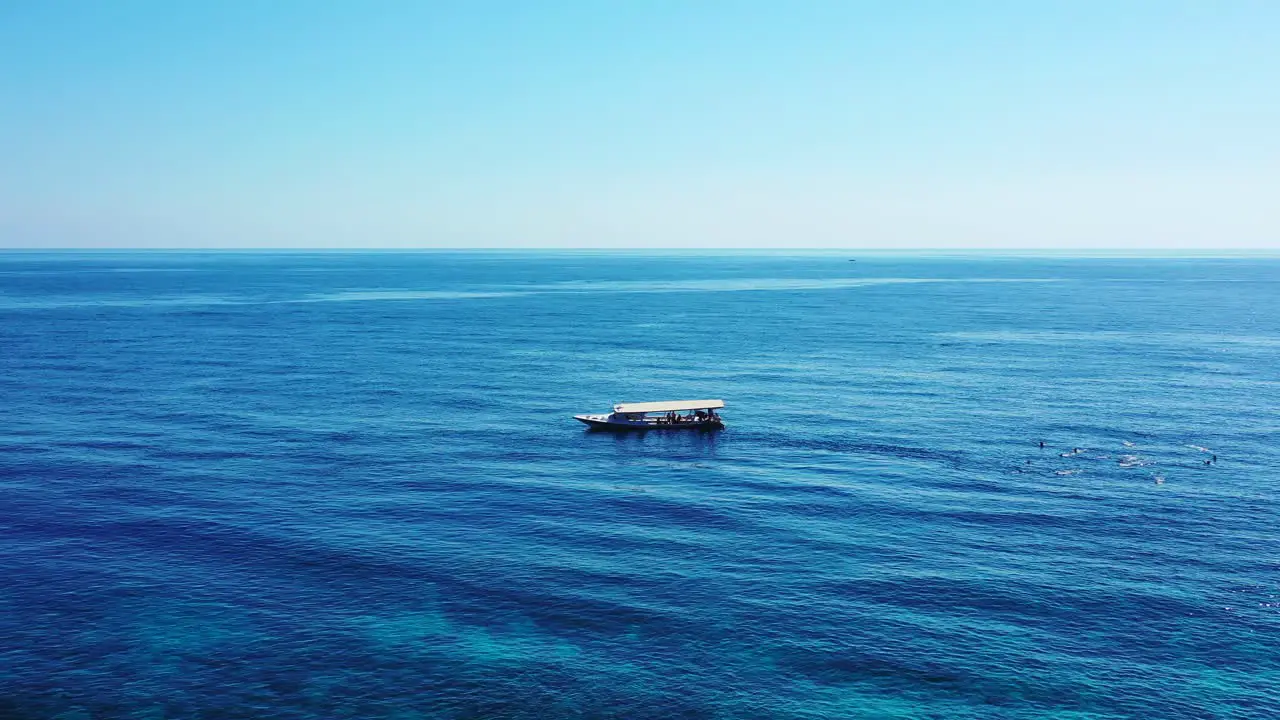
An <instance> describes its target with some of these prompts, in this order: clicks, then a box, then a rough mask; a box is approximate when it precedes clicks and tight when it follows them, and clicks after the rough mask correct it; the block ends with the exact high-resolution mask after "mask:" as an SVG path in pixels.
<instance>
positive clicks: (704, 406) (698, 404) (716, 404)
mask: <svg viewBox="0 0 1280 720" xmlns="http://www.w3.org/2000/svg"><path fill="white" fill-rule="evenodd" d="M722 407H724V401H723V400H665V401H663V402H647V403H622V404H620V405H614V406H613V411H614V412H617V413H656V412H679V411H681V410H714V409H716V408H722Z"/></svg>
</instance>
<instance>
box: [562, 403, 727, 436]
mask: <svg viewBox="0 0 1280 720" xmlns="http://www.w3.org/2000/svg"><path fill="white" fill-rule="evenodd" d="M722 407H724V401H723V400H667V401H664V402H643V403H620V404H618V405H614V406H613V412H611V413H608V414H607V415H574V416H573V419H574V420H577V421H578V422H580V423H583V424H585V425H586V426H587V427H588V428H589V429H591V430H615V431H618V430H720V429H722V428H723V427H724V421H723V420H721V419H720V415H718V414H717V413H716V410H719V409H720V408H722Z"/></svg>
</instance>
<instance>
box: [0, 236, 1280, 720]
mask: <svg viewBox="0 0 1280 720" xmlns="http://www.w3.org/2000/svg"><path fill="white" fill-rule="evenodd" d="M855 257H856V258H857V262H849V261H848V260H847V257H846V256H839V255H814V254H810V255H797V256H782V255H733V254H718V255H702V256H696V255H673V256H656V255H641V254H591V253H546V254H514V253H509V254H504V253H475V254H462V253H406V254H397V253H368V254H358V253H330V254H325V253H315V254H305V253H294V254H288V253H283V254H272V253H244V254H237V253H204V254H193V253H98V254H43V253H10V254H4V255H0V409H2V410H3V424H0V577H2V578H3V583H2V584H0V717H3V718H5V719H6V720H7V719H10V718H24V719H34V718H61V719H63V720H70V719H71V718H76V719H78V720H83V719H87V718H95V719H97V718H147V719H159V718H209V719H212V718H219V719H226V718H289V719H298V720H301V719H303V718H397V719H400V720H408V719H410V718H415V719H416V718H421V719H426V718H473V719H479V718H635V719H643V718H784V719H797V720H798V719H801V718H803V719H817V718H1011V719H1012V718H1073V719H1079V720H1083V719H1085V718H1089V719H1103V718H1259V719H1262V718H1275V717H1280V542H1278V541H1280V532H1278V530H1277V529H1278V528H1280V509H1278V508H1277V504H1276V501H1277V498H1278V497H1280V493H1278V492H1277V480H1278V479H1280V447H1278V441H1280V423H1278V422H1277V409H1278V408H1280V260H1275V259H1264V258H1252V259H1251V258H1184V259H1178V258H1118V257H1117V258H1095V259H1084V258H1066V257H1047V256H1046V257H984V256H969V257H899V256H890V255H864V254H859V255H856V256H855ZM683 397H697V398H702V397H723V398H725V400H726V401H727V402H728V408H727V409H726V410H725V411H724V413H723V414H724V417H725V419H726V422H727V424H728V428H727V429H726V430H725V431H724V432H722V433H718V434H702V433H695V432H684V433H648V434H644V435H637V434H632V435H611V434H600V433H588V432H585V431H584V429H583V428H582V427H581V426H580V425H578V424H577V423H575V422H574V421H573V420H572V418H571V416H572V415H573V414H575V413H581V412H599V411H602V410H607V409H608V408H609V406H610V405H611V404H612V403H614V402H620V401H643V400H659V399H675V398H683ZM1041 440H1043V441H1044V443H1045V447H1044V448H1043V449H1042V448H1041V447H1040V446H1039V441H1041ZM1077 448H1078V449H1079V451H1078V452H1077V451H1076V449H1077ZM1215 456H1216V458H1217V461H1216V462H1213V458H1214V457H1215ZM1206 461H1209V462H1208V463H1207V464H1206Z"/></svg>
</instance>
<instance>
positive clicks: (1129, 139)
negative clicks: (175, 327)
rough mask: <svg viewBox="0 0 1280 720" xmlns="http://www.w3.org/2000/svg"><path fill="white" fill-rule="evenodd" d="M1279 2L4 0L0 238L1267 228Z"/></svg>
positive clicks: (443, 242)
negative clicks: (256, 0) (259, 0)
mask: <svg viewBox="0 0 1280 720" xmlns="http://www.w3.org/2000/svg"><path fill="white" fill-rule="evenodd" d="M1278 38H1280V3H1278V2H1274V1H1273V0H1255V1H1246V0H1201V1H1199V2H1183V1H1179V0H1152V1H1149V2H1148V1H1143V0H1106V1H1095V0H1062V1H1055V0H1029V1H1025V2H1024V1H1019V0H1004V1H1002V2H996V1H985V2H984V1H977V0H973V1H965V0H950V1H947V0H937V1H924V0H896V1H890V0H884V1H876V2H872V1H866V2H859V1H857V0H833V1H830V2H828V1H824V0H794V1H788V2H783V1H782V0H775V1H774V2H757V1H753V0H738V1H734V2H729V1H720V0H701V1H690V0H679V1H674V0H644V1H634V2H633V1H631V0H560V1H556V0H523V1H514V0H513V1H511V2H501V1H498V0H469V1H466V2H427V1H419V2H393V1H391V0H366V1H364V2H341V1H338V0H333V1H329V2H326V1H325V0H273V2H248V1H241V0H219V1H217V2H201V1H200V0H190V1H188V2H172V0H110V1H107V2H103V1H99V0H83V1H81V2H76V1H74V0H43V1H42V0H0V247H7V248H55V247H76V248H124V247H138V248H366V247H367V248H418V247H423V248H431V247H440V248H526V247H527V248H748V249H750V248H796V249H800V248H883V249H920V248H923V249H930V248H937V249H964V248H975V249H983V248H988V249H1012V248H1017V249H1032V250H1034V249H1108V248H1111V249H1153V250H1176V249H1193V248H1200V249H1246V250H1247V249H1260V250H1267V251H1274V250H1277V249H1280V40H1277V39H1278Z"/></svg>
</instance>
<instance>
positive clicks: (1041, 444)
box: [1040, 440, 1044, 450]
mask: <svg viewBox="0 0 1280 720" xmlns="http://www.w3.org/2000/svg"><path fill="white" fill-rule="evenodd" d="M1040 449H1041V450H1043V449H1044V441H1043V440H1041V441H1040Z"/></svg>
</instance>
